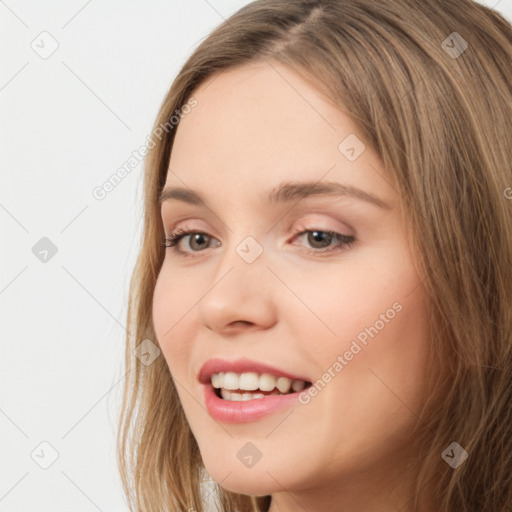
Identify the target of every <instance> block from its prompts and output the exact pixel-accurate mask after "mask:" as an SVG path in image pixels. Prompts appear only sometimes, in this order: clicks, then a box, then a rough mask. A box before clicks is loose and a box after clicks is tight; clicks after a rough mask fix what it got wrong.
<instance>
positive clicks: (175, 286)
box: [153, 263, 197, 376]
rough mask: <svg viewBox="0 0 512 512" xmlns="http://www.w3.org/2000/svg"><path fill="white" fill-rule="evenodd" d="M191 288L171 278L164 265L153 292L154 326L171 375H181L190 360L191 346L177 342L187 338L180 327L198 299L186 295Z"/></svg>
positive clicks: (188, 294)
mask: <svg viewBox="0 0 512 512" xmlns="http://www.w3.org/2000/svg"><path fill="white" fill-rule="evenodd" d="M192 288H193V287H192ZM190 289H191V287H190V286H185V285H182V284H181V283H177V282H176V279H171V277H170V273H169V272H167V271H166V270H165V263H164V268H162V270H161V272H160V274H159V276H158V279H157V281H156V285H155V290H154V293H153V326H154V328H155V334H156V337H157V339H158V341H159V343H160V347H161V349H162V353H163V356H164V357H165V359H166V361H167V364H168V366H169V369H170V371H171V373H172V374H173V376H176V375H177V374H181V372H182V370H183V369H184V368H185V364H186V362H187V360H188V359H189V351H190V344H189V343H179V340H185V339H186V337H185V335H184V333H183V327H184V325H185V324H186V320H187V316H186V315H187V311H188V310H190V308H191V304H193V302H194V299H195V300H197V298H196V297H195V295H196V294H194V293H187V290H190ZM189 304H190V305H189Z"/></svg>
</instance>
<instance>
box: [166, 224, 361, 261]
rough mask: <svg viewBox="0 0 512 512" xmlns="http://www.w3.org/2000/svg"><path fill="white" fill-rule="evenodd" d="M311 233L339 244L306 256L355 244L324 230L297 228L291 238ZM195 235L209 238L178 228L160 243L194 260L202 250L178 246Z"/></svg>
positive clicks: (350, 240)
mask: <svg viewBox="0 0 512 512" xmlns="http://www.w3.org/2000/svg"><path fill="white" fill-rule="evenodd" d="M312 232H320V233H326V234H328V235H330V236H333V237H334V239H338V240H339V243H338V244H337V245H335V246H334V247H331V248H329V249H306V250H305V251H306V253H307V254H313V255H315V256H318V255H325V254H331V253H333V252H339V251H343V250H345V249H348V248H350V247H352V245H353V243H354V242H355V237H353V236H348V235H343V234H341V233H336V232H335V231H326V230H322V229H304V228H298V229H297V230H296V231H295V232H294V233H293V237H294V238H295V237H296V236H301V235H305V234H306V233H312ZM195 234H200V235H207V236H209V235H208V233H204V232H202V231H194V230H187V229H181V228H178V229H177V230H175V231H173V232H171V233H170V234H169V235H167V236H166V237H165V239H164V242H162V246H164V247H166V248H170V249H172V250H173V252H174V253H176V254H178V255H180V256H184V257H192V258H194V257H195V256H194V255H193V253H194V252H196V253H198V252H204V250H203V251H193V252H192V253H189V252H186V251H182V250H181V249H179V248H178V244H179V242H180V241H181V239H182V238H184V237H185V236H188V235H195ZM210 238H213V237H210Z"/></svg>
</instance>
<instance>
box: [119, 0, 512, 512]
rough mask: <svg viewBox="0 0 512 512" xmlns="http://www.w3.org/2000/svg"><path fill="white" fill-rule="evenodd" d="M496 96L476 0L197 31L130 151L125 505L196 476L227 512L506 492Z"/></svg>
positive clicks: (170, 493) (500, 134) (509, 35)
mask: <svg viewBox="0 0 512 512" xmlns="http://www.w3.org/2000/svg"><path fill="white" fill-rule="evenodd" d="M511 99H512V27H511V26H510V24H509V23H507V22H506V21H505V19H504V18H503V17H501V16H500V15H499V14H497V13H496V12H495V11H492V10H490V9H488V8H486V7H483V6H481V5H479V4H477V3H475V2H473V1H470V0H456V1H453V2H443V1H441V0H424V1H422V2H413V1H411V0H382V1H380V2H373V1H371V0H338V1H334V0H332V1H320V0H316V1H312V0H299V1H293V2H284V1H281V0H258V1H255V2H253V3H251V4H249V5H247V6H246V7H244V8H242V9H240V10H239V11H238V12H237V13H235V14H234V15H233V16H231V17H230V18H229V19H228V20H226V22H225V23H223V24H222V25H221V26H219V27H218V28H217V29H215V30H214V31H213V32H212V33H211V34H210V35H209V37H207V38H206V40H205V41H203V42H202V44H201V45H200V46H199V47H198V48H197V49H196V51H195V52H194V53H193V55H192V56H191V57H190V58H189V60H188V61H187V62H186V63H185V65H184V66H183V68H182V70H181V71H180V73H179V75H178V76H177V78H176V79H175V81H174V83H173V84H172V86H171V88H170V91H169V93H168V94H167V96H166V98H165V100H164V102H163V105H162V107H161V109H160V112H159V114H158V116H157V120H156V122H155V129H154V131H153V133H152V136H151V141H152V146H153V147H152V149H151V151H150V152H149V154H148V156H147V161H146V175H145V182H144V187H145V226H144V234H143V242H142V247H141V251H140V255H139V259H138V262H137V266H136V269H135V272H134V275H133V279H132V283H131V290H130V309H129V313H128V316H129V319H128V320H129V323H130V326H131V329H130V335H129V336H128V339H127V346H126V365H127V367H128V368H131V369H132V371H131V372H130V374H129V375H130V378H129V379H128V380H127V381H126V384H125V395H124V403H123V410H122V417H121V419H120V423H119V464H120V469H121V475H122V478H123V484H124V487H125V492H126V494H127V497H128V499H129V502H130V506H131V510H134V511H149V510H159V511H163V510H169V511H170V510H172V511H176V510H197V511H201V510H204V509H205V508H204V507H205V504H204V502H205V501H208V500H206V499H204V498H205V497H204V496H203V497H201V493H203V494H204V489H205V487H203V486H202V484H201V482H202V480H203V479H204V477H206V476H210V477H211V478H212V480H213V481H214V482H215V486H214V490H215V493H214V494H213V495H212V496H211V497H210V498H211V500H216V501H217V502H218V503H219V506H220V510H222V511H226V512H227V511H234V510H237V511H270V512H277V511H281V512H283V511H291V510H307V511H311V512H313V511H316V510H322V511H324V512H325V511H331V510H332V511H339V510H358V511H367V510H368V511H370V510H371V511H373V512H387V511H396V510H403V511H405V510H414V511H421V512H432V511H442V512H448V511H455V510H456V511H467V512H469V511H475V512H476V511H482V510H485V511H492V512H505V511H510V510H511V507H512V485H511V484H512V482H511V480H512V467H511V466H512V463H511V460H512V457H511V455H512V450H511V438H512V436H511V434H512V427H511V425H512V415H511V405H510V404H511V403H512V392H511V375H512V354H511V345H512V343H511V341H512V340H511V333H512V307H511V306H512V274H511V268H512V218H511V208H512V202H511V200H510V199H511V197H512V188H511V187H512V167H511V163H510V162H512V133H511V130H510V119H511V118H512V101H511ZM142 340H145V341H144V343H145V344H146V345H144V347H146V350H145V352H146V356H147V357H146V358H145V359H144V358H143V357H141V358H140V360H139V357H137V355H138V354H140V352H141V350H140V349H139V347H140V346H142V345H140V344H141V341H142ZM147 347H152V350H150V351H148V350H147ZM157 347H158V348H157ZM160 351H161V354H160ZM149 352H151V353H152V354H153V356H152V357H149V355H148V354H149ZM148 358H149V359H148Z"/></svg>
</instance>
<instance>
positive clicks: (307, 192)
mask: <svg viewBox="0 0 512 512" xmlns="http://www.w3.org/2000/svg"><path fill="white" fill-rule="evenodd" d="M316 195H328V196H349V197H355V198H356V199H359V200H361V201H366V202H367V203H370V204H373V205H375V206H377V207H379V208H382V209H384V210H390V209H391V206H390V205H389V204H388V203H386V202H385V201H384V200H382V199H381V198H379V197H377V196H375V195H373V194H371V193H369V192H366V191H364V190H362V189H360V188H357V187H354V186H352V185H344V184H342V183H338V182H314V181H311V182H309V181H308V182H287V183H281V184H280V185H278V186H277V187H275V188H274V189H272V190H270V191H269V192H267V195H266V196H262V195H260V199H261V200H262V202H263V203H264V204H267V205H272V204H277V203H282V202H289V201H293V200H295V199H304V198H306V197H309V196H316ZM166 201H183V202H185V203H188V204H191V205H197V206H207V203H206V201H205V200H204V199H203V197H202V196H201V195H200V194H199V193H197V192H195V191H194V190H192V189H187V188H181V187H175V188H172V187H166V188H164V189H163V190H162V192H161V193H160V197H159V200H158V203H159V204H160V205H161V204H162V203H164V202H166Z"/></svg>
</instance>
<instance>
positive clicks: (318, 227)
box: [153, 63, 429, 512]
mask: <svg viewBox="0 0 512 512" xmlns="http://www.w3.org/2000/svg"><path fill="white" fill-rule="evenodd" d="M273 67H274V68H275V69H274V68H273ZM273 67H271V66H269V65H268V64H267V63H258V64H251V65H246V66H243V67H240V68H238V69H234V70H230V71H228V72H224V73H222V74H220V75H218V76H217V77H215V78H214V79H213V80H212V79H209V80H208V81H207V82H206V83H205V84H202V85H201V87H200V88H199V89H198V90H197V91H195V92H194V94H193V96H194V98H196V100H197V101H198V105H197V107H196V108H195V109H194V110H193V111H192V112H191V113H190V114H189V115H188V116H186V117H184V118H183V119H182V121H181V122H180V124H179V127H178V131H177V134H176V139H175V142H174V147H173V151H172V155H171V160H170V165H169V172H168V175H167V181H166V186H169V187H184V188H187V189H193V190H194V191H197V192H198V193H199V194H200V195H201V196H202V197H203V198H204V199H205V200H206V202H207V204H208V207H204V206H198V205H191V204H187V203H185V202H183V201H177V200H173V201H167V202H164V203H163V205H162V222H163V226H164V228H165V231H166V234H170V233H171V231H173V230H174V229H176V228H183V229H187V230H193V231H194V232H197V233H204V236H203V238H202V239H201V238H195V237H194V235H188V236H185V237H184V238H183V239H182V240H181V241H180V242H179V244H178V245H177V246H175V247H169V248H167V249H166V257H165V261H164V263H163V267H162V270H161V272H160V274H159V276H158V280H157V285H156V289H155V293H154V301H153V321H154V326H155V332H156V335H157V338H158V340H159V342H160V345H161V346H162V351H163V355H164V357H165V359H166V361H167V363H168V365H169V368H170V371H171V374H172V377H173V379H174V381H175V383H176V386H177V389H178V393H179V396H180V400H181V403H182V405H183V408H184V410H185V413H186V416H187V419H188V421H189V424H190V427H191V429H192V431H193V433H194V436H195V438H196V439H197V442H198V445H199V448H200V450H201V455H202V458H203V461H204V464H205V467H206V470H207V471H208V473H209V474H210V475H211V476H212V478H213V479H214V480H216V481H217V482H219V483H220V484H221V485H222V486H223V487H224V488H226V489H228V490H230V491H234V492H238V493H242V494H248V495H264V494H271V495H272V504H271V508H270V511H271V512H278V511H279V512H288V511H297V510H306V511H308V512H316V511H322V512H330V511H333V512H334V511H336V512H338V511H351V512H353V511H358V512H364V511H368V512H369V511H371V512H388V511H393V512H396V511H398V510H400V509H401V507H404V508H403V509H402V510H403V511H406V510H408V506H407V503H408V502H409V500H410V499H411V498H412V487H411V478H412V473H411V471H410V468H408V467H407V461H408V457H409V456H410V455H411V453H410V439H411V435H410V433H411V429H412V428H413V426H414V424H415V421H416V417H415V414H414V413H413V412H412V411H417V410H419V408H420V406H421V404H422V402H423V400H424V392H425V390H424V382H425V372H426V358H427V354H428V349H429V338H428V334H427V331H428V329H427V320H426V319H427V309H426V301H425V295H424V289H423V287H422V286H421V279H422V276H420V275H418V273H417V271H416V270H415V265H414V261H415V259H416V256H415V255H414V254H413V253H412V252H411V249H410V248H409V245H408V243H407V240H406V233H405V228H404V225H403V219H402V216H401V214H400V208H399V205H400V198H399V197H398V195H397V193H396V192H395V190H394V189H393V188H392V187H391V186H390V185H389V183H388V181H387V180H386V179H384V178H383V177H384V176H385V174H386V173H385V170H384V169H383V168H382V163H381V162H380V160H379V158H378V156H377V154H376V153H374V152H373V151H372V150H371V149H370V148H369V147H366V149H365V150H364V151H363V152H362V154H360V155H359V156H358V157H357V158H356V159H355V160H354V161H350V160H349V158H347V156H346V154H345V153H343V148H342V150H341V151H340V149H339V145H340V143H341V142H342V141H343V140H344V139H345V138H346V137H347V136H349V135H350V134H354V135H356V136H357V131H356V128H355V127H354V125H353V124H352V122H351V121H350V119H349V118H348V117H347V116H346V115H345V114H344V113H343V112H341V111H340V110H339V109H337V108H336V107H335V106H334V105H332V104H331V103H330V102H329V101H328V99H327V98H325V97H324V96H323V95H322V94H321V93H320V92H318V91H317V90H316V89H315V88H313V87H312V86H311V85H310V84H309V83H308V82H305V81H304V80H303V79H302V78H301V77H300V76H299V75H298V74H296V73H295V72H294V71H292V70H290V69H289V68H285V67H283V66H281V65H279V64H277V63H273ZM276 70H278V71H279V73H278V72H276ZM284 78H286V80H285V79H284ZM292 86H293V87H292ZM356 153H357V152H356ZM349 155H351V153H349ZM289 181H294V182H302V181H312V182H315V183H318V182H320V183H324V182H337V183H340V184H345V185H350V186H353V187H357V188H359V189H361V190H363V191H365V192H367V193H369V194H373V195H374V196H376V197H377V198H378V199H379V200H381V201H382V202H385V203H387V205H388V207H387V208H384V207H380V206H378V205H377V204H374V203H372V202H369V201H365V200H363V199H360V198H357V197H353V196H348V195H326V194H319V195H313V196H310V197H307V198H302V199H294V200H292V201H288V202H282V203H273V204H267V203H265V202H263V200H262V198H263V197H264V196H265V195H266V193H267V191H268V190H270V189H273V188H274V187H276V186H278V185H280V184H282V183H284V182H289ZM299 229H300V231H299ZM305 230H310V231H309V235H308V233H306V234H302V235H297V234H294V233H295V232H302V231H305ZM314 231H319V232H321V233H320V235H318V234H317V237H316V238H315V237H314V236H313V233H311V232H314ZM322 232H335V233H338V234H343V235H346V236H349V237H353V238H354V241H353V243H351V244H348V245H347V244H343V243H342V242H340V241H339V239H337V238H336V237H329V236H328V234H327V233H322ZM248 236H250V237H252V238H253V239H254V240H256V241H257V243H258V244H259V245H260V246H261V248H262V251H263V252H262V254H261V255H260V256H259V257H258V258H257V259H255V260H254V261H253V262H252V263H247V262H246V261H244V259H242V257H241V256H240V255H239V253H238V252H237V251H236V248H237V247H238V246H239V244H240V243H241V242H242V241H244V240H245V239H246V237H248ZM322 237H323V238H322ZM322 240H323V241H324V244H323V245H322ZM194 242H195V243H194ZM176 248H179V249H180V250H182V251H184V252H185V253H187V254H188V256H185V255H183V254H182V253H178V252H176V251H175V249H176ZM327 249H331V252H330V253H326V250H327ZM308 251H309V252H308ZM372 326H373V331H372V330H371V329H370V328H371V327H372ZM365 329H369V330H370V332H372V333H373V336H370V335H368V331H365ZM375 331H377V333H376V334H375ZM363 332H366V333H367V340H366V344H363V343H362V342H360V341H359V342H358V343H357V344H358V345H359V347H360V350H359V351H357V348H355V346H354V345H353V341H354V340H358V339H359V340H360V339H361V338H364V334H361V333H363ZM358 336H359V338H358ZM351 347H352V349H353V350H352V351H351ZM347 351H348V352H350V353H352V356H350V354H348V355H347ZM356 351H357V352H356ZM338 356H340V357H341V358H342V360H343V361H344V362H343V363H341V361H340V360H339V359H338ZM212 357H220V358H223V359H228V360H233V359H238V358H239V357H247V358H249V359H253V360H256V361H261V362H266V363H268V364H271V365H273V366H276V367H278V368H281V369H283V370H286V371H289V372H292V373H294V374H297V373H298V374H301V375H304V376H308V377H309V378H310V380H311V381H312V382H316V381H317V380H318V379H321V378H322V376H323V375H324V374H325V373H326V372H328V371H329V369H330V375H331V378H330V380H329V382H328V383H327V384H326V385H325V386H324V387H323V388H322V389H320V391H318V392H317V394H316V396H313V397H311V398H310V401H309V402H308V403H307V404H299V403H297V404H296V405H293V406H292V407H290V408H287V409H285V410H280V411H276V412H274V413H272V414H270V415H267V416H265V417H263V418H260V419H258V420H257V421H253V422H249V423H241V424H228V423H222V422H219V421H216V420H214V419H213V418H212V417H211V416H210V415H209V413H208V411H207V410H206V408H205V404H204V399H203V392H202V391H203V389H202V385H201V384H200V383H199V382H198V380H197V373H198V371H199V369H200V367H201V366H202V364H203V363H204V362H205V361H206V360H207V359H209V358H212ZM337 361H338V364H339V365H341V366H342V369H341V370H338V371H336V369H335V363H336V362H337ZM336 368H339V366H336ZM326 379H327V377H326ZM247 442H251V443H253V444H254V445H255V446H256V447H257V448H258V450H259V451H260V452H261V454H262V456H261V459H260V460H259V461H258V463H257V464H255V465H254V466H252V467H246V466H245V465H244V464H242V463H241V461H240V460H239V458H238V457H237V453H238V452H239V450H240V449H241V447H242V446H244V445H245V443H247Z"/></svg>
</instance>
